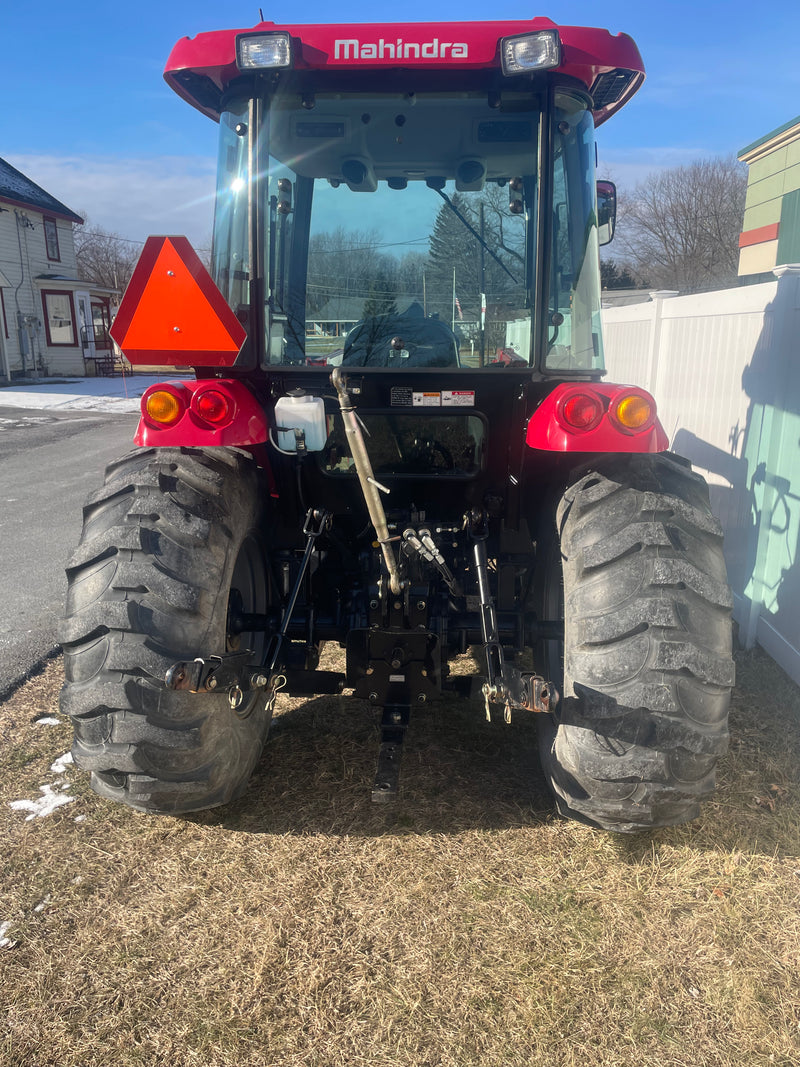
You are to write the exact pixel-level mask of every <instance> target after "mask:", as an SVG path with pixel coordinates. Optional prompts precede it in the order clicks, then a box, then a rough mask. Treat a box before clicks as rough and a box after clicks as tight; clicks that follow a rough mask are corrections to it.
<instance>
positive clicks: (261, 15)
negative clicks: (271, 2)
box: [258, 8, 264, 22]
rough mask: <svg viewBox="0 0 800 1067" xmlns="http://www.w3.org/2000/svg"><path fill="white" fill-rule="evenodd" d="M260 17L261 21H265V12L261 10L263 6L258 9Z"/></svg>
mask: <svg viewBox="0 0 800 1067" xmlns="http://www.w3.org/2000/svg"><path fill="white" fill-rule="evenodd" d="M258 19H259V22H263V21H264V12H263V11H262V10H261V8H259V9H258Z"/></svg>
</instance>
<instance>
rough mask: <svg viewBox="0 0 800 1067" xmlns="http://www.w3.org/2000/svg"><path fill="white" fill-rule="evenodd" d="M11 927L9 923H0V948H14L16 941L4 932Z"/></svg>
mask: <svg viewBox="0 0 800 1067" xmlns="http://www.w3.org/2000/svg"><path fill="white" fill-rule="evenodd" d="M10 929H11V923H0V948H14V946H15V945H16V943H17V942H16V941H12V940H11V938H10V937H6V934H7V933H8V931H9V930H10Z"/></svg>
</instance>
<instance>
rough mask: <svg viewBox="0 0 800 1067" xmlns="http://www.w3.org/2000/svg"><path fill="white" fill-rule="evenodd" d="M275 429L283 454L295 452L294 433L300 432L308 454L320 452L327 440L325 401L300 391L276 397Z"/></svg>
mask: <svg viewBox="0 0 800 1067" xmlns="http://www.w3.org/2000/svg"><path fill="white" fill-rule="evenodd" d="M275 426H276V429H277V431H278V448H282V449H283V450H284V452H296V451H297V434H296V432H295V431H296V430H299V431H301V432H302V434H303V437H304V438H305V443H306V448H307V449H308V451H309V452H321V451H322V449H323V448H324V447H325V441H326V440H327V437H328V433H327V427H326V423H325V402H324V400H323V399H322V397H321V396H308V394H306V393H304V392H303V391H302V390H300V389H298V390H294V391H292V392H291V393H289V394H288V395H287V396H281V397H278V400H277V402H276V404H275Z"/></svg>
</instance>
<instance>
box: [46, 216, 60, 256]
mask: <svg viewBox="0 0 800 1067" xmlns="http://www.w3.org/2000/svg"><path fill="white" fill-rule="evenodd" d="M44 243H45V245H46V246H47V258H48V259H49V260H51V261H52V262H54V263H60V262H61V253H60V252H59V249H58V224H57V222H56V220H55V219H49V218H47V217H45V219H44Z"/></svg>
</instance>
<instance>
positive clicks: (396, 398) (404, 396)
mask: <svg viewBox="0 0 800 1067" xmlns="http://www.w3.org/2000/svg"><path fill="white" fill-rule="evenodd" d="M389 397H390V402H391V405H392V407H393V408H410V407H411V405H412V403H413V399H414V390H413V389H411V388H407V387H406V386H400V385H395V386H392V389H391V392H390V393H389Z"/></svg>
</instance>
